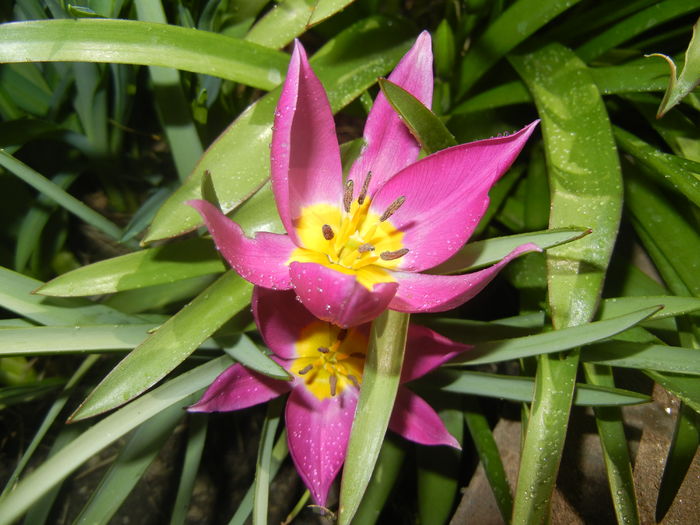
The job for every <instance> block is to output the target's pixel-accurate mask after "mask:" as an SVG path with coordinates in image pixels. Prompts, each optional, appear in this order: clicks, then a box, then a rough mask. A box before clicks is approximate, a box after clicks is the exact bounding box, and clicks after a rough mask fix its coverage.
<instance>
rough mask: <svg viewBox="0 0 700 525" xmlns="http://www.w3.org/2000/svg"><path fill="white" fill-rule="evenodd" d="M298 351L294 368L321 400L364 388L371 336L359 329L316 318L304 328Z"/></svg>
mask: <svg viewBox="0 0 700 525" xmlns="http://www.w3.org/2000/svg"><path fill="white" fill-rule="evenodd" d="M296 351H297V356H299V357H297V358H296V359H295V360H294V361H293V362H292V366H291V368H290V371H291V372H292V373H293V374H295V375H296V376H298V377H300V378H301V379H302V380H303V381H304V384H305V385H306V388H307V389H308V390H309V391H310V392H311V393H312V394H313V395H314V396H316V398H317V399H319V400H320V401H323V400H324V399H328V398H330V397H333V396H336V395H338V394H341V393H342V392H343V391H344V390H345V389H346V388H348V387H349V386H355V387H357V388H359V387H360V383H361V382H362V370H363V368H364V365H365V354H366V352H367V337H366V336H365V335H364V334H363V333H362V332H360V331H359V330H355V329H352V328H351V329H349V330H345V329H341V328H338V327H337V326H335V325H332V324H330V323H325V322H323V321H313V322H312V323H310V324H308V325H307V326H306V327H304V328H303V329H302V331H301V335H300V337H299V340H298V341H297V343H296Z"/></svg>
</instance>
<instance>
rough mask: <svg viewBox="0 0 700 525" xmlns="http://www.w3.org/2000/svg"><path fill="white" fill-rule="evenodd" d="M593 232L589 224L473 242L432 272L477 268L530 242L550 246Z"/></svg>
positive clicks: (541, 246)
mask: <svg viewBox="0 0 700 525" xmlns="http://www.w3.org/2000/svg"><path fill="white" fill-rule="evenodd" d="M589 233H590V230H588V229H586V228H555V229H552V230H544V231H539V232H531V233H521V234H518V235H509V236H507V237H493V238H491V239H485V240H483V241H476V242H470V243H469V244H465V245H464V247H463V248H461V249H460V250H459V251H458V252H457V253H455V254H454V255H453V256H452V257H450V258H449V259H448V260H446V261H445V262H444V263H442V264H440V265H438V266H436V267H435V268H432V269H431V270H430V273H436V274H453V273H464V272H468V271H471V270H476V269H478V268H483V267H485V266H489V265H491V264H494V263H497V262H498V261H500V260H501V259H503V258H504V257H505V256H506V255H508V254H509V253H510V252H511V251H513V250H514V249H515V248H517V247H518V246H521V245H523V244H526V243H529V242H531V243H534V244H536V245H537V246H539V247H540V248H542V249H543V250H546V249H548V248H553V247H554V246H559V245H561V244H566V243H568V242H572V241H576V240H577V239H581V238H582V237H585V236H586V235H588V234H589Z"/></svg>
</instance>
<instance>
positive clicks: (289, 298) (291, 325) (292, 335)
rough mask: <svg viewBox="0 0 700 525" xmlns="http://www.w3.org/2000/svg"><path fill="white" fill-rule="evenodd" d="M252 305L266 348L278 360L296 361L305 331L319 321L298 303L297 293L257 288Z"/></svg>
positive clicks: (254, 291)
mask: <svg viewBox="0 0 700 525" xmlns="http://www.w3.org/2000/svg"><path fill="white" fill-rule="evenodd" d="M252 304H253V317H255V323H256V324H257V325H258V329H259V330H260V335H261V336H262V338H263V339H264V340H265V344H266V345H267V346H268V347H269V348H270V350H272V351H273V352H274V353H275V354H277V355H278V356H280V357H282V358H284V359H294V358H295V357H296V343H297V341H298V340H299V337H300V333H301V331H302V329H303V328H304V327H306V326H308V325H309V324H311V323H313V322H318V319H316V318H315V317H314V316H313V315H311V313H310V312H309V311H308V310H307V309H306V308H304V307H303V306H302V305H301V303H299V301H297V300H296V293H295V292H294V290H288V291H282V292H276V291H273V290H269V289H266V288H261V287H259V286H256V287H255V288H254V289H253V299H252Z"/></svg>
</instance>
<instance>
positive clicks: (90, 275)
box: [37, 238, 226, 297]
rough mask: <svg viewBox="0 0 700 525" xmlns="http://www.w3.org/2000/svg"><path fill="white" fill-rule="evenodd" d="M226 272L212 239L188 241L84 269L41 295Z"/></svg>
mask: <svg viewBox="0 0 700 525" xmlns="http://www.w3.org/2000/svg"><path fill="white" fill-rule="evenodd" d="M225 269H226V267H225V266H224V264H223V263H222V262H221V259H220V257H219V255H218V252H217V251H216V248H215V247H214V244H213V243H212V242H211V241H210V240H209V239H199V238H195V239H187V240H184V241H178V242H174V243H170V244H166V245H163V246H157V247H155V248H148V249H145V250H140V251H137V252H134V253H129V254H127V255H121V256H119V257H113V258H112V259H106V260H104V261H99V262H96V263H93V264H89V265H87V266H83V267H81V268H78V269H77V270H73V271H72V272H68V273H64V274H63V275H59V276H58V277H56V278H55V279H53V280H51V281H49V282H47V283H46V284H45V285H43V286H42V287H41V288H39V289H38V290H37V293H40V294H42V295H54V296H61V297H71V296H81V295H95V294H104V293H114V292H120V291H124V290H134V289H139V288H145V287H147V286H154V285H157V284H165V283H170V282H173V281H181V280H184V279H189V278H191V277H197V276H202V275H210V274H215V273H221V272H223V271H224V270H225Z"/></svg>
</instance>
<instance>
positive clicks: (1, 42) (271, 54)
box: [0, 19, 289, 90]
mask: <svg viewBox="0 0 700 525" xmlns="http://www.w3.org/2000/svg"><path fill="white" fill-rule="evenodd" d="M288 60H289V59H288V57H287V56H285V54H284V53H280V52H278V51H274V50H272V49H269V48H266V47H263V46H260V45H257V44H253V43H251V42H245V41H243V40H240V39H237V38H231V37H227V36H223V35H219V34H216V33H211V32H209V31H198V30H196V29H188V28H184V27H180V26H174V25H166V24H157V23H152V22H139V21H135V20H113V19H109V20H96V19H81V20H38V21H31V22H13V23H10V24H3V25H2V30H1V31H0V62H114V63H121V64H140V65H144V66H163V67H170V68H176V69H183V70H185V71H192V72H194V73H203V74H205V75H212V76H216V77H221V78H225V79H227V80H233V81H235V82H240V83H242V84H246V85H249V86H253V87H257V88H260V89H266V90H267V89H272V88H273V87H275V86H276V85H277V84H279V83H280V82H281V81H282V78H283V77H284V74H285V69H286V67H287V62H288Z"/></svg>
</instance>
